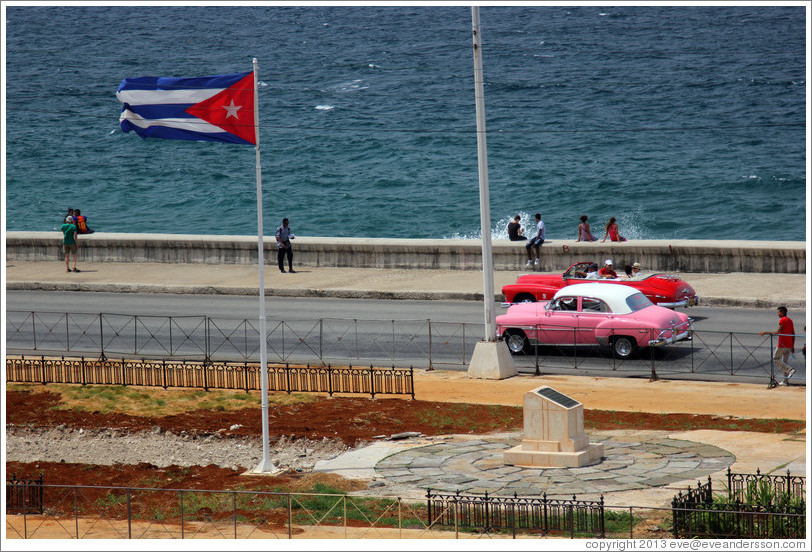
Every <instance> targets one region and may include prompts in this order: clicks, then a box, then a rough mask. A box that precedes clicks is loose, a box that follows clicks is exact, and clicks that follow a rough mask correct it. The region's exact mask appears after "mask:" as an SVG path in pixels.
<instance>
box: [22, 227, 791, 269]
mask: <svg viewBox="0 0 812 552" xmlns="http://www.w3.org/2000/svg"><path fill="white" fill-rule="evenodd" d="M61 243H62V234H61V233H60V232H19V231H10V232H7V233H6V261H58V260H60V259H63V258H64V257H63V254H62V247H61ZM293 243H294V252H295V264H296V265H297V266H309V267H337V268H340V267H354V268H403V269H443V270H476V269H481V267H482V251H481V244H480V242H479V241H477V240H410V239H386V238H377V239H373V238H320V237H299V238H296V240H295V241H294V242H293ZM523 243H524V242H509V241H506V240H494V242H493V260H494V268H495V269H496V270H515V269H520V268H523V266H524V262H525V260H526V254H525V249H524V245H523ZM264 246H265V253H264V255H265V262H266V264H270V265H275V264H276V243H275V240H274V238H273V236H267V237H265V238H264ZM607 258H611V259H613V260H614V264H615V266H616V267H618V268H622V267H623V266H624V265H625V264H631V263H633V262H639V263H641V264H642V265H643V266H644V267H646V268H647V269H649V270H656V271H679V272H697V273H726V272H752V273H785V274H805V273H806V243H805V242H797V241H794V242H787V241H733V240H730V241H728V240H639V241H630V242H624V243H609V242H607V243H600V242H597V243H576V242H575V241H574V240H550V241H548V242H546V243H545V244H544V245H543V246H542V250H541V262H540V266H539V267H538V270H539V271H542V272H554V271H559V270H564V269H565V268H567V267H568V266H570V265H571V264H572V263H573V262H577V261H582V260H594V261H597V262H599V263H602V262H603V260H604V259H607ZM79 259H80V261H81V262H141V263H183V264H256V262H257V238H256V236H204V235H193V234H123V233H122V234H114V233H96V234H91V235H87V236H80V249H79Z"/></svg>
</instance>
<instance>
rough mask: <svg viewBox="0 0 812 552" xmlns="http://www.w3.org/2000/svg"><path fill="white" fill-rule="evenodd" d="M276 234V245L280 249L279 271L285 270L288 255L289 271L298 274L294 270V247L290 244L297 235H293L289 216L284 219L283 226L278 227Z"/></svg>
mask: <svg viewBox="0 0 812 552" xmlns="http://www.w3.org/2000/svg"><path fill="white" fill-rule="evenodd" d="M274 236H275V237H276V247H277V249H278V251H277V261H278V262H279V271H280V272H285V257H286V256H287V258H288V272H290V273H291V274H296V271H295V270H293V247H292V246H291V244H290V240H292V239H294V238H295V237H296V236H294V235H293V232H292V231H291V229H290V222H289V221H288V219H287V218H283V219H282V226H280V227H279V228H277V229H276V233H275V234H274Z"/></svg>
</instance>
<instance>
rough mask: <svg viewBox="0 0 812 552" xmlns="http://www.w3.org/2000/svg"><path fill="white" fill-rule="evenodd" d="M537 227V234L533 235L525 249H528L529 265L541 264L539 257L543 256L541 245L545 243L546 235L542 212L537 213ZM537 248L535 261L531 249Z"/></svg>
mask: <svg viewBox="0 0 812 552" xmlns="http://www.w3.org/2000/svg"><path fill="white" fill-rule="evenodd" d="M536 228H537V229H538V230H537V232H536V235H535V236H533V237H532V238H531V239H530V240H529V241H528V242H527V245H525V246H524V247H525V249H527V266H533V265H534V264H535V265H538V264H539V257H540V256H541V255H540V253H541V245H542V244H543V243H544V236H545V233H546V232H545V228H544V221H542V220H541V213H536ZM533 248H535V250H536V260H535V262H533V256H532V255H531V250H532V249H533Z"/></svg>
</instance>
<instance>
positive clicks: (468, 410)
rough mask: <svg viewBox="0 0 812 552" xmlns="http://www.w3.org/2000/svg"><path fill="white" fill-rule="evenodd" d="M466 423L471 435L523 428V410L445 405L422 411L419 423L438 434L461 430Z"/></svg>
mask: <svg viewBox="0 0 812 552" xmlns="http://www.w3.org/2000/svg"><path fill="white" fill-rule="evenodd" d="M460 420H465V421H466V427H467V428H468V429H469V431H470V432H471V433H487V432H490V431H494V430H499V429H502V428H504V427H513V426H515V427H521V423H522V409H521V408H520V407H514V406H501V405H482V404H467V403H445V404H443V405H438V406H437V407H436V408H434V409H429V410H422V411H420V412H419V414H418V421H419V422H420V423H422V424H426V425H428V426H431V427H433V428H434V429H435V430H436V431H438V432H443V431H449V430H454V429H455V428H459V425H460Z"/></svg>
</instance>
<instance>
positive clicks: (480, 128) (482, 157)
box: [471, 6, 496, 342]
mask: <svg viewBox="0 0 812 552" xmlns="http://www.w3.org/2000/svg"><path fill="white" fill-rule="evenodd" d="M471 19H472V23H473V35H474V88H475V93H476V139H477V151H478V155H477V159H478V163H479V217H480V219H481V224H482V278H483V287H484V288H485V289H484V295H485V341H488V342H495V341H496V315H495V313H494V304H493V287H494V280H493V246H492V244H491V202H490V196H489V193H488V146H487V145H486V142H485V92H484V85H483V82H482V81H483V74H482V42H481V41H480V37H479V35H480V27H479V6H471Z"/></svg>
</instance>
